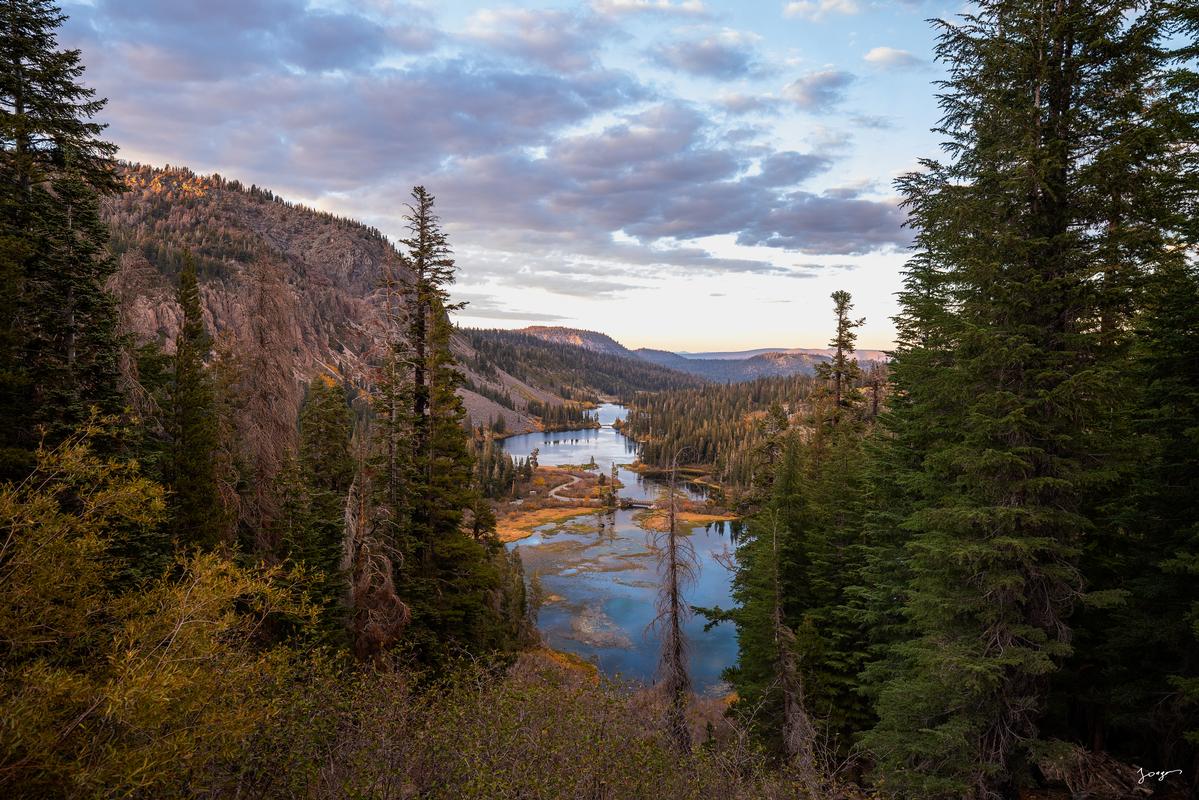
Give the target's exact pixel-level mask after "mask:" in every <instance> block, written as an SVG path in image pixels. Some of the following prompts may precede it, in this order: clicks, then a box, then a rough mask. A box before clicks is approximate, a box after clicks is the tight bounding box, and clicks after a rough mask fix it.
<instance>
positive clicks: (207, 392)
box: [166, 253, 225, 548]
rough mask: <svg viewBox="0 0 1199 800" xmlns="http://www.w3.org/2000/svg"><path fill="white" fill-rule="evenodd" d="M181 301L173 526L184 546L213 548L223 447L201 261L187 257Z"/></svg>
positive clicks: (173, 411)
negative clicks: (202, 301)
mask: <svg viewBox="0 0 1199 800" xmlns="http://www.w3.org/2000/svg"><path fill="white" fill-rule="evenodd" d="M176 300H177V302H178V303H179V306H180V308H181V309H182V310H183V323H182V325H180V327H179V335H178V336H177V337H176V338H175V365H174V366H175V369H174V376H173V380H172V382H171V392H170V394H171V397H170V403H171V405H170V420H169V430H170V437H171V445H170V447H171V449H170V458H169V462H168V465H167V470H166V480H167V485H168V487H169V488H170V489H171V493H172V494H171V499H170V509H171V525H172V527H173V532H174V535H175V539H176V541H177V542H178V543H179V544H181V545H183V546H199V547H203V548H211V547H214V546H216V544H217V543H218V542H219V541H220V540H221V536H222V532H223V530H224V528H225V526H224V522H223V519H222V513H221V511H222V506H221V502H220V498H219V496H218V494H217V478H216V463H215V457H216V452H217V447H218V432H217V416H216V398H215V396H214V390H213V384H212V377H211V376H210V375H209V373H208V369H207V365H206V363H205V362H206V361H207V359H208V355H209V353H210V352H211V350H212V339H211V338H210V337H209V335H208V331H207V329H206V328H205V326H204V312H203V309H202V307H201V305H200V290H199V285H198V283H197V281H196V265H195V261H194V260H193V259H192V257H191V254H190V253H189V254H187V255H186V256H185V258H184V265H183V271H182V272H181V273H180V274H179V289H178V292H177V293H176Z"/></svg>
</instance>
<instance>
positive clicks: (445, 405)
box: [375, 186, 525, 661]
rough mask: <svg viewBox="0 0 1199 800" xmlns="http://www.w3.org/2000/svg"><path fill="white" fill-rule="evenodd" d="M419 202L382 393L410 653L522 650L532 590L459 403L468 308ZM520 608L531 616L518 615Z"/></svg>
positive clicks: (435, 226)
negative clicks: (510, 548)
mask: <svg viewBox="0 0 1199 800" xmlns="http://www.w3.org/2000/svg"><path fill="white" fill-rule="evenodd" d="M412 198H413V203H412V205H410V206H409V215H408V231H409V236H408V238H406V239H404V240H402V244H403V245H404V247H405V253H404V254H403V258H402V265H403V266H404V267H406V268H407V272H408V274H407V275H405V274H403V272H402V271H401V270H399V269H397V268H395V265H393V269H392V272H391V274H390V275H389V276H387V278H386V280H385V285H384V290H385V295H386V297H387V303H388V323H389V325H388V327H389V345H388V351H387V353H386V358H385V360H384V363H383V364H382V365H381V369H380V371H379V381H378V386H377V390H376V393H375V408H376V412H377V414H376V416H377V419H378V423H379V424H378V429H379V430H378V440H379V441H378V455H377V457H376V462H377V466H376V473H377V474H378V475H380V476H381V478H382V480H378V481H377V485H378V499H377V503H378V506H379V508H380V509H382V510H383V512H384V514H385V528H386V530H387V535H386V537H385V540H386V541H387V542H388V547H389V548H390V553H389V554H388V557H389V558H390V559H391V561H392V563H393V564H394V566H395V570H396V574H395V580H394V584H395V590H396V592H397V593H398V594H399V596H400V597H401V598H402V600H403V602H404V603H405V604H406V606H407V607H408V608H409V609H410V610H411V618H412V619H411V625H410V626H409V628H408V629H407V631H406V638H407V643H408V646H409V647H410V648H412V649H413V650H414V651H415V652H416V653H417V655H418V656H420V657H421V658H423V659H425V660H426V661H436V660H438V659H440V658H442V657H443V656H444V655H446V654H447V653H449V652H451V651H453V650H455V649H456V648H463V647H464V648H466V649H468V650H472V651H487V650H496V649H499V650H503V649H508V648H511V647H513V646H514V645H515V644H516V643H517V641H518V640H519V638H520V637H521V635H522V633H521V631H519V630H515V629H514V628H513V625H514V624H515V623H513V620H523V619H524V617H525V614H524V609H523V602H524V600H523V588H522V591H521V597H519V598H514V597H513V596H512V595H511V591H509V590H510V588H511V587H512V586H514V585H515V583H516V582H515V581H513V580H511V579H510V578H511V575H510V573H511V570H512V569H513V568H514V567H513V559H512V558H510V557H508V556H507V555H506V554H505V553H504V551H503V548H502V546H501V545H500V544H499V542H498V541H496V539H495V536H494V518H493V516H492V515H491V514H490V509H488V508H486V507H485V506H484V503H483V500H482V498H481V487H480V484H479V483H477V482H476V481H475V479H474V478H475V465H474V463H473V461H472V458H471V452H470V445H469V436H470V433H469V431H468V428H467V419H466V410H465V407H464V406H463V404H462V400H461V398H460V397H459V395H458V390H459V388H460V387H461V386H462V383H463V378H462V374H461V372H460V371H459V369H458V365H457V362H456V360H455V358H454V355H453V353H452V352H451V350H450V337H451V335H452V333H453V327H452V325H451V324H450V321H449V317H448V312H450V311H452V310H454V309H456V308H458V307H459V306H457V305H455V304H453V303H451V302H450V300H449V293H448V289H447V287H448V285H449V284H450V283H451V282H452V281H453V279H454V261H453V258H452V254H451V252H450V248H449V244H448V240H447V238H446V236H445V233H444V232H443V231H442V230H441V227H440V222H439V220H438V218H437V216H436V215H435V214H434V213H433V202H434V198H433V197H432V195H430V194H428V192H426V191H425V190H424V188H423V187H419V186H418V187H416V188H415V189H413V193H412ZM468 511H469V512H471V513H470V514H469V517H468ZM468 519H469V522H468ZM521 586H522V587H523V582H521ZM506 587H507V588H506ZM512 602H516V603H517V604H518V605H521V606H522V607H521V609H520V612H519V613H515V612H513V613H509V611H510V609H509V608H508V606H509V605H510V603H512ZM521 624H523V623H521Z"/></svg>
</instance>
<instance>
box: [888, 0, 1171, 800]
mask: <svg viewBox="0 0 1199 800" xmlns="http://www.w3.org/2000/svg"><path fill="white" fill-rule="evenodd" d="M1165 5H1166V4H1162V5H1153V6H1151V7H1149V8H1148V10H1146V8H1145V5H1144V4H1143V3H1138V2H1132V1H1131V0H1130V1H1129V2H1116V3H1107V4H1103V6H1102V7H1096V5H1095V4H1090V3H1083V2H1077V1H1075V2H1066V1H1065V0H1063V1H1062V2H1058V3H1055V4H1045V3H1031V2H1015V1H1009V0H1001V1H988V2H981V3H979V4H978V10H977V12H976V13H974V14H971V15H967V16H965V17H964V19H963V20H962V21H961V22H960V23H958V24H950V23H941V31H942V32H941V37H940V42H939V45H938V55H939V57H940V58H941V59H942V60H943V61H945V62H947V63H948V65H949V68H950V79H949V80H948V82H947V83H946V85H945V92H944V94H942V96H941V98H940V99H941V105H942V108H943V109H944V110H945V118H944V120H943V121H942V125H941V127H940V128H939V130H940V131H941V132H943V133H944V134H946V135H947V136H948V137H949V142H948V144H947V145H946V149H947V151H948V152H949V153H950V156H951V159H950V160H949V161H948V162H946V163H940V162H937V161H925V162H923V166H924V171H923V172H921V173H917V174H912V175H908V176H906V177H904V178H903V179H901V181H900V183H899V186H900V188H901V190H902V191H903V193H904V195H905V197H906V203H907V207H908V209H909V211H910V214H911V223H912V225H913V226H914V227H915V228H916V229H917V230H918V235H917V254H916V256H915V257H914V258H913V259H912V261H911V262H910V263H909V265H908V271H907V276H906V279H905V288H904V293H903V294H902V296H901V302H902V310H901V314H900V316H899V318H898V320H897V322H898V325H899V329H900V347H899V349H898V351H897V353H896V358H895V362H894V363H893V365H892V375H893V377H894V384H895V392H896V394H897V396H898V395H902V396H903V398H904V399H903V402H902V403H900V404H897V406H896V408H895V409H894V411H893V412H892V414H891V415H890V417H891V419H890V421H889V427H890V428H891V433H892V435H893V436H894V437H895V438H896V440H897V441H896V446H895V447H896V452H897V453H900V454H902V453H903V452H904V451H905V450H906V451H908V452H912V453H914V454H915V457H914V458H911V459H908V458H906V457H905V456H902V455H901V457H900V458H898V459H896V460H895V461H894V462H893V463H895V464H896V465H899V464H904V463H907V464H909V465H910V470H911V471H910V472H909V473H908V474H906V475H903V476H900V477H898V478H897V481H898V482H899V484H900V485H901V486H902V487H903V488H904V491H905V493H907V494H908V495H909V497H908V499H907V503H906V514H905V516H904V517H903V519H902V520H900V521H899V522H898V525H899V529H900V531H902V532H903V535H904V536H905V537H906V539H907V541H906V544H904V545H903V546H902V550H901V551H900V552H901V554H902V555H901V559H902V560H903V561H905V562H906V565H905V570H906V575H907V583H906V586H905V587H904V588H903V590H902V592H900V596H902V597H903V598H904V602H905V607H904V613H905V616H906V622H905V625H906V626H909V627H908V628H907V630H906V634H907V635H906V636H905V638H904V639H903V640H902V641H900V642H898V643H896V644H894V645H893V646H891V647H890V648H889V649H888V651H887V655H886V660H887V661H888V662H890V663H888V664H887V665H886V666H885V668H884V669H883V672H888V673H889V674H888V676H887V677H886V679H885V680H886V682H885V684H884V685H883V687H882V689H881V692H880V693H879V695H878V703H877V709H878V713H879V716H880V721H879V724H878V725H877V726H876V727H875V728H874V730H873V731H871V732H870V734H869V735H868V737H867V739H866V743H867V744H868V745H869V746H870V748H871V749H872V750H873V751H874V753H875V754H876V755H877V757H878V758H879V768H878V773H879V775H880V776H881V777H882V778H884V779H885V780H886V783H887V785H888V786H889V787H891V788H894V789H898V790H899V791H900V792H902V793H904V794H906V795H907V796H916V797H929V798H936V797H946V798H948V797H953V798H960V797H968V798H989V797H997V796H999V794H1000V793H1002V792H1004V791H1007V790H1008V789H1010V787H1012V786H1014V785H1017V784H1019V783H1020V782H1021V781H1022V780H1023V779H1024V778H1025V769H1024V767H1023V766H1022V764H1024V763H1026V762H1025V759H1026V757H1027V756H1028V754H1029V753H1030V752H1031V750H1032V749H1033V748H1034V747H1035V745H1036V743H1037V741H1038V737H1039V733H1040V731H1039V722H1040V719H1041V717H1042V715H1043V713H1044V711H1045V708H1046V702H1047V694H1048V687H1049V677H1050V676H1051V675H1052V674H1053V672H1054V671H1055V670H1056V669H1058V668H1059V666H1060V665H1061V663H1062V661H1063V659H1065V658H1066V657H1067V656H1068V655H1069V654H1070V652H1071V637H1072V629H1071V619H1070V618H1071V614H1072V612H1073V611H1074V608H1075V606H1076V604H1077V603H1078V602H1079V600H1080V599H1083V594H1082V592H1083V588H1084V583H1083V580H1082V578H1081V576H1080V555H1081V553H1082V551H1083V548H1084V547H1085V546H1087V545H1088V544H1089V543H1090V542H1091V541H1092V540H1095V539H1096V538H1098V539H1100V540H1101V539H1102V538H1103V537H1104V536H1105V535H1107V533H1108V532H1107V531H1106V530H1105V528H1104V526H1102V525H1101V524H1097V523H1098V522H1099V518H1100V515H1099V513H1098V511H1097V507H1098V505H1099V500H1100V498H1101V497H1102V493H1103V492H1104V491H1105V490H1106V489H1107V488H1108V487H1110V486H1112V485H1113V483H1114V481H1115V479H1116V478H1117V477H1118V475H1119V470H1120V467H1121V465H1122V464H1124V463H1126V460H1125V459H1124V457H1123V455H1122V450H1123V448H1124V447H1125V446H1126V443H1127V439H1126V438H1125V437H1124V436H1122V435H1121V432H1122V431H1123V430H1125V427H1124V420H1125V419H1126V414H1127V411H1128V409H1127V405H1126V398H1127V397H1128V396H1129V392H1128V391H1127V390H1126V386H1125V384H1124V382H1123V380H1122V376H1121V375H1120V372H1119V370H1118V362H1117V360H1116V358H1117V356H1118V355H1119V354H1120V352H1121V350H1122V348H1123V347H1124V346H1125V344H1126V341H1125V340H1126V335H1125V333H1124V331H1125V330H1126V328H1127V326H1126V325H1125V324H1124V323H1123V319H1124V317H1123V316H1122V315H1126V314H1127V311H1128V309H1127V307H1126V303H1125V301H1126V300H1127V298H1128V297H1129V296H1130V293H1131V292H1132V291H1133V290H1134V289H1135V286H1136V285H1137V283H1138V278H1139V276H1142V275H1144V274H1145V271H1146V270H1148V269H1150V268H1151V267H1152V265H1153V264H1154V263H1157V262H1158V261H1160V260H1161V259H1162V258H1163V257H1164V255H1165V254H1167V253H1169V252H1170V251H1171V249H1172V248H1171V246H1172V244H1173V243H1172V242H1170V241H1169V240H1168V238H1163V237H1162V236H1161V235H1160V232H1159V230H1158V229H1157V227H1156V222H1155V220H1154V219H1153V215H1154V214H1155V213H1158V212H1159V211H1160V210H1161V208H1162V205H1161V200H1162V197H1161V196H1160V188H1161V186H1162V183H1161V181H1160V175H1159V172H1160V167H1161V164H1160V163H1159V162H1158V161H1157V157H1158V156H1159V155H1162V154H1163V153H1166V152H1169V151H1170V147H1166V148H1160V147H1158V145H1157V144H1154V142H1155V140H1156V139H1158V138H1160V134H1161V130H1162V129H1161V123H1162V120H1161V118H1160V117H1161V115H1166V114H1168V113H1169V112H1168V111H1167V110H1166V109H1165V108H1162V107H1159V106H1158V105H1157V102H1158V100H1159V99H1161V98H1165V97H1168V96H1169V92H1168V87H1166V86H1165V85H1164V80H1165V76H1164V73H1163V63H1164V59H1165V58H1166V56H1165V55H1164V51H1163V50H1162V49H1161V47H1160V44H1161V42H1162V39H1163V36H1164V35H1165V34H1166V32H1167V31H1166V28H1165V24H1166V23H1165V21H1166V19H1167V16H1166V13H1167V12H1166V8H1165ZM1176 100H1177V98H1175V101H1176ZM1134 130H1137V131H1140V136H1141V137H1143V138H1139V137H1138V141H1140V142H1141V143H1142V144H1144V143H1148V144H1150V145H1151V147H1149V149H1147V150H1146V149H1142V148H1139V147H1137V146H1133V145H1132V142H1131V141H1130V139H1129V138H1128V137H1132V136H1134V134H1132V133H1130V132H1131V131H1134ZM1120 132H1123V133H1124V134H1127V135H1126V136H1124V137H1121V136H1120V135H1118V134H1119V133H1120ZM1159 144H1160V142H1159ZM1174 149H1175V150H1176V151H1178V148H1177V147H1175V148H1174ZM1100 165H1102V166H1100ZM1113 176H1119V178H1118V179H1117V181H1118V182H1121V183H1122V184H1123V185H1122V187H1119V191H1115V192H1113V190H1114V189H1117V187H1116V186H1115V183H1114V182H1113ZM1134 198H1136V199H1144V200H1146V201H1149V202H1147V204H1146V206H1144V207H1137V206H1138V203H1137V202H1135V201H1134V202H1131V203H1130V202H1129V201H1130V200H1134ZM1118 207H1119V208H1122V209H1123V210H1124V212H1125V213H1124V214H1117V213H1116V211H1117V208H1118ZM1113 253H1118V254H1119V261H1118V262H1113V260H1112V257H1113ZM1097 273H1098V274H1099V275H1100V277H1101V279H1100V280H1096V279H1095V276H1096V274H1097ZM887 546H889V545H886V544H884V547H887ZM872 563H876V564H877V563H878V559H877V558H873V559H872ZM1090 599H1091V600H1092V601H1095V602H1099V601H1101V600H1108V599H1110V595H1104V594H1100V593H1098V592H1095V593H1092V594H1091V596H1090ZM875 674H876V675H877V674H878V671H877V670H876V671H875Z"/></svg>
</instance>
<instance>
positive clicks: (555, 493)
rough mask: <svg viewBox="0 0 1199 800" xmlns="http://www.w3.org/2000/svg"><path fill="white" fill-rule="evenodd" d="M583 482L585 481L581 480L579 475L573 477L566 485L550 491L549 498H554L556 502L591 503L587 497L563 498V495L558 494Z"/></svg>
mask: <svg viewBox="0 0 1199 800" xmlns="http://www.w3.org/2000/svg"><path fill="white" fill-rule="evenodd" d="M581 480H583V479H582V478H580V477H579V476H578V475H571V476H570V480H568V481H567V482H566V483H563V484H561V485H560V486H555V487H554V488H553V489H550V495H549V496H550V497H552V498H554V499H555V500H561V501H562V502H563V503H590V502H591V501H590V500H589V499H587V498H586V497H563V496H562V495H560V494H558V492H560V491H562V490H563V489H566V488H568V487H570V486H574V485H575V484H576V483H578V482H579V481H581Z"/></svg>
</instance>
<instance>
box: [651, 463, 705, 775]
mask: <svg viewBox="0 0 1199 800" xmlns="http://www.w3.org/2000/svg"><path fill="white" fill-rule="evenodd" d="M682 453H683V450H679V451H678V452H676V453H675V454H674V457H673V458H672V459H671V462H670V485H669V487H668V489H667V491H666V497H665V498H664V505H665V510H666V525H665V527H664V530H662V531H660V532H658V533H657V534H655V537H654V538H655V541H654V547H655V549H656V550H657V553H658V568H659V570H661V571H662V572H663V580H662V585H661V587H660V588H659V590H658V602H657V612H658V613H657V616H656V618H655V619H654V625H655V626H657V627H659V628H660V629H661V630H662V632H663V633H662V655H661V661H660V663H659V667H658V670H659V677H660V679H661V685H662V692H663V694H664V695H665V696H666V702H667V706H666V719H665V723H666V730H667V733H668V734H669V736H670V737H671V739H672V740H673V741H674V743H675V746H676V747H677V748H678V749H679V751H680V752H683V753H689V752H690V751H691V730H690V727H689V726H688V724H687V706H688V704H689V701H690V698H691V676H690V675H689V674H688V672H687V641H686V637H685V636H684V635H683V622H684V621H685V620H686V618H687V617H688V616H689V615H690V613H691V609H690V607H689V606H688V605H687V604H686V603H684V602H683V588H684V587H685V586H686V585H687V584H689V583H691V582H692V581H694V579H695V573H696V570H697V569H698V564H697V562H696V558H695V550H694V548H693V547H692V545H691V542H690V540H688V539H686V538H685V537H681V536H679V533H678V513H677V500H678V494H677V483H676V482H677V478H678V460H679V456H680V455H681V454H682Z"/></svg>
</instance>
